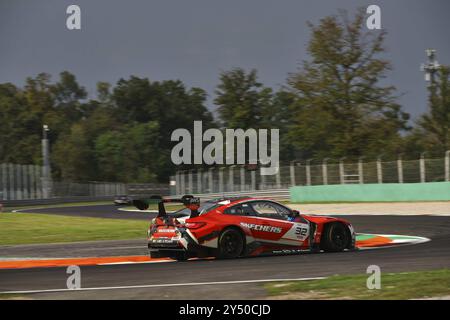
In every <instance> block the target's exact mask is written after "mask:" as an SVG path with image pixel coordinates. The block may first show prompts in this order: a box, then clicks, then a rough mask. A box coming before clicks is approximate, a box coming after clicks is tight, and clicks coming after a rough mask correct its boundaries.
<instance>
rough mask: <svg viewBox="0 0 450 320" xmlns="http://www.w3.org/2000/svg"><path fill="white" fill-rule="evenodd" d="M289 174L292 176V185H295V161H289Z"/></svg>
mask: <svg viewBox="0 0 450 320" xmlns="http://www.w3.org/2000/svg"><path fill="white" fill-rule="evenodd" d="M289 174H290V176H291V186H295V161H291V162H290V163H289Z"/></svg>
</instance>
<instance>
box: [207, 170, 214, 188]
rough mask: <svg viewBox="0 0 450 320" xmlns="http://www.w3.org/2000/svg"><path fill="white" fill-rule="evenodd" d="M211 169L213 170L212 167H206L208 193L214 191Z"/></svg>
mask: <svg viewBox="0 0 450 320" xmlns="http://www.w3.org/2000/svg"><path fill="white" fill-rule="evenodd" d="M213 170H214V168H209V169H208V188H209V193H214V181H213Z"/></svg>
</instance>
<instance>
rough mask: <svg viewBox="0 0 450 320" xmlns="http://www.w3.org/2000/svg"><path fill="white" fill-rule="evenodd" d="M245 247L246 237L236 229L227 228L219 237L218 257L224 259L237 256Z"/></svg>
mask: <svg viewBox="0 0 450 320" xmlns="http://www.w3.org/2000/svg"><path fill="white" fill-rule="evenodd" d="M243 249H244V238H243V237H242V234H241V233H240V232H239V231H238V230H236V229H231V228H230V229H226V230H225V231H223V232H222V234H221V235H220V237H219V248H218V253H217V257H218V258H222V259H232V258H237V257H239V256H240V255H241V253H242V251H243Z"/></svg>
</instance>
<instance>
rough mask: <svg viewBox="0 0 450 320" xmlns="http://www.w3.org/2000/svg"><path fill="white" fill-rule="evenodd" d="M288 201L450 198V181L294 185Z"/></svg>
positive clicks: (438, 199)
mask: <svg viewBox="0 0 450 320" xmlns="http://www.w3.org/2000/svg"><path fill="white" fill-rule="evenodd" d="M289 193H290V198H291V201H292V202H346V201H348V202H388V201H445V200H449V201H450V182H427V183H383V184H346V185H340V184H339V185H325V186H296V187H291V188H290V190H289Z"/></svg>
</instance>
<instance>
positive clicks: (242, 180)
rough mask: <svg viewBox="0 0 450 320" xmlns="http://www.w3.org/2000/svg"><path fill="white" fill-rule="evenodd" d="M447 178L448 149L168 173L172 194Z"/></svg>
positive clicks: (414, 181) (442, 179)
mask: <svg viewBox="0 0 450 320" xmlns="http://www.w3.org/2000/svg"><path fill="white" fill-rule="evenodd" d="M440 181H450V152H447V153H446V154H445V157H444V158H437V159H427V158H425V157H421V158H420V159H417V160H402V159H401V158H399V159H397V160H395V161H382V160H381V159H378V160H376V161H364V160H363V159H361V160H359V161H358V162H348V161H345V159H341V160H340V161H337V162H332V161H330V160H327V159H325V160H323V161H320V162H319V163H318V162H317V161H310V160H308V161H291V162H290V163H289V164H288V165H281V166H280V167H279V170H278V173H277V174H275V175H269V176H267V175H266V176H265V175H261V174H260V170H248V169H247V168H246V167H245V166H228V167H214V168H213V167H212V168H209V169H206V170H202V169H198V170H188V171H178V172H177V173H176V175H175V176H172V177H171V183H170V185H171V194H172V195H181V194H214V193H219V194H220V193H230V192H232V193H233V192H234V193H239V192H247V191H255V190H268V189H274V190H281V189H283V190H286V189H288V188H289V187H292V186H314V185H337V184H373V183H380V184H381V183H425V182H440Z"/></svg>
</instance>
